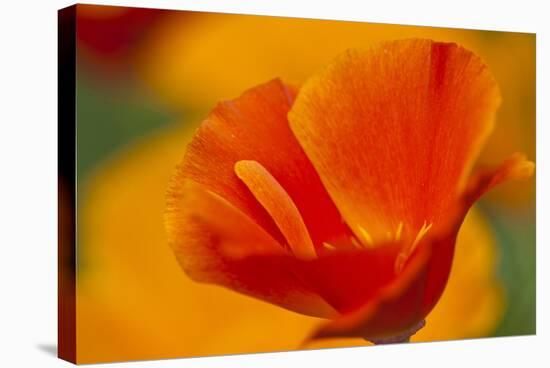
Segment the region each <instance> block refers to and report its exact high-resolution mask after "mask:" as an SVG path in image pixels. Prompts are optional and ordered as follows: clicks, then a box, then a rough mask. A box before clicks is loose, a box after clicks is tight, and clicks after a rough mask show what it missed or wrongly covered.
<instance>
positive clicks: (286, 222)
mask: <svg viewBox="0 0 550 368" xmlns="http://www.w3.org/2000/svg"><path fill="white" fill-rule="evenodd" d="M235 173H236V174H237V176H238V177H239V178H240V179H241V180H242V181H243V182H244V184H245V185H246V186H247V187H248V189H250V191H251V192H252V194H253V195H254V197H255V198H256V199H257V200H258V202H260V204H261V205H262V206H263V207H264V208H265V210H266V211H267V212H268V213H269V214H270V215H271V217H272V218H273V221H275V223H276V224H277V226H278V227H279V230H280V231H281V232H282V233H283V235H284V237H285V238H286V240H287V242H288V245H289V247H290V248H291V250H292V253H293V254H294V255H295V256H296V257H298V258H300V259H314V258H316V257H317V253H316V252H315V247H314V246H313V243H312V241H311V238H310V237H309V234H308V231H307V228H306V225H305V224H304V220H303V219H302V216H301V215H300V212H299V211H298V208H296V205H295V204H294V202H293V201H292V198H290V196H289V195H288V193H287V192H286V191H285V189H284V188H283V187H282V186H281V184H279V183H278V182H277V180H276V179H275V178H274V177H273V176H272V175H271V174H270V173H269V171H267V170H266V169H265V167H263V166H262V165H261V164H259V163H258V162H256V161H251V160H242V161H239V162H237V163H236V164H235Z"/></svg>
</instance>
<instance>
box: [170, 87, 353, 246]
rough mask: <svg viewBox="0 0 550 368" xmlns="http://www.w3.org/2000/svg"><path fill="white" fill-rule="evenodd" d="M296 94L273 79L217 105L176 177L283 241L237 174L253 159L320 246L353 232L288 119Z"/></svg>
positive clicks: (203, 125) (282, 237)
mask: <svg viewBox="0 0 550 368" xmlns="http://www.w3.org/2000/svg"><path fill="white" fill-rule="evenodd" d="M294 96H295V90H294V88H292V87H289V86H285V85H284V84H283V83H282V82H281V81H279V80H272V81H270V82H268V83H265V84H263V85H260V86H257V87H255V88H253V89H251V90H249V91H247V92H245V93H244V94H243V95H242V96H240V97H239V98H237V99H235V100H232V101H226V102H222V103H220V104H218V106H216V108H214V110H213V111H212V112H211V114H210V115H209V116H208V118H207V119H206V120H205V121H204V122H203V123H202V124H201V126H200V128H199V129H198V131H197V133H196V135H195V137H194V138H193V140H192V142H191V143H190V145H189V146H188V148H187V153H186V155H185V158H184V161H183V165H182V167H181V168H180V170H179V172H178V173H177V174H176V175H177V176H179V177H181V178H190V179H192V180H194V181H195V182H197V183H200V184H202V185H203V186H204V187H205V188H206V189H208V190H210V191H212V192H214V193H216V194H218V195H219V196H221V197H223V198H224V199H226V200H228V201H229V202H230V203H231V204H232V205H234V206H235V207H237V208H238V209H240V210H241V211H243V213H245V214H246V215H248V216H250V217H251V218H252V219H253V220H254V221H256V222H257V223H258V224H260V225H261V226H262V227H263V228H264V229H265V230H266V231H267V232H268V233H269V234H271V235H272V236H273V237H274V238H275V239H276V240H278V241H279V242H281V243H284V242H285V239H284V236H283V235H282V234H281V232H280V231H279V229H278V227H277V226H276V224H275V223H274V222H273V220H272V218H271V217H270V215H269V214H268V213H267V212H266V211H265V209H264V208H263V207H262V206H261V205H260V204H259V203H258V201H257V200H256V199H255V198H254V196H253V195H252V194H251V193H250V191H249V190H248V188H247V187H246V186H245V185H244V184H243V182H241V181H240V180H239V178H238V177H237V176H236V175H235V173H234V171H233V169H234V164H235V163H236V162H237V161H240V160H255V161H257V162H259V163H260V164H261V165H262V166H263V167H265V168H266V169H267V171H269V173H271V175H272V176H273V177H274V178H275V179H276V181H277V182H279V183H280V184H281V186H282V187H283V188H284V190H285V191H286V192H287V193H288V195H289V196H290V198H291V199H292V200H293V202H294V203H295V204H296V207H297V208H298V210H299V212H300V214H301V215H302V217H303V220H304V223H305V225H306V227H307V229H308V231H309V234H310V236H311V238H312V240H313V243H314V244H315V246H319V245H320V244H322V242H323V241H326V240H332V239H334V238H335V237H337V236H340V235H341V234H345V233H349V229H348V228H347V226H346V225H345V224H343V222H342V218H341V216H340V214H339V212H338V210H337V209H336V207H335V205H334V204H333V203H332V201H331V199H330V197H329V196H328V194H327V192H326V190H325V188H324V187H323V185H322V184H321V181H320V179H319V176H318V174H317V173H316V172H315V170H314V168H313V166H312V165H311V163H310V162H309V160H308V158H307V157H306V156H305V154H304V152H303V150H302V148H301V147H300V146H299V144H298V142H297V141H296V138H295V137H294V135H293V134H292V132H291V131H290V128H289V125H288V121H287V117H286V115H287V113H288V111H289V109H290V106H291V104H292V103H293V101H294Z"/></svg>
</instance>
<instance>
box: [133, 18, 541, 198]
mask: <svg viewBox="0 0 550 368" xmlns="http://www.w3.org/2000/svg"><path fill="white" fill-rule="evenodd" d="M189 14H190V13H189V12H177V13H173V14H171V16H170V17H166V18H163V21H162V22H159V23H158V24H156V25H155V27H154V29H152V30H151V32H150V33H149V35H148V37H147V40H146V41H145V42H144V43H143V45H142V47H141V48H140V52H139V54H138V58H137V59H138V60H137V64H138V67H137V69H138V70H139V74H140V76H141V78H142V80H144V81H145V82H146V84H147V85H148V86H150V87H151V88H152V90H153V91H155V92H156V93H157V94H158V96H160V97H161V98H162V100H163V101H164V102H165V103H167V104H168V105H169V106H170V107H171V108H174V109H182V108H183V109H189V108H192V109H195V110H199V111H200V110H202V109H210V108H211V106H213V105H214V104H215V103H216V102H217V101H218V100H219V99H220V98H231V97H233V96H237V95H239V94H240V93H241V92H242V91H244V90H246V89H248V88H250V86H253V85H257V84H259V83H262V82H264V81H266V80H269V79H271V78H273V77H274V76H279V77H281V78H283V79H284V80H286V81H290V82H293V83H296V84H301V83H303V82H304V81H305V79H306V78H307V77H309V76H310V75H311V74H312V73H314V72H315V71H317V70H318V69H319V68H321V67H322V66H323V65H325V64H326V63H328V62H329V61H330V60H331V59H332V58H333V57H334V55H338V54H340V53H341V52H343V51H344V50H346V49H349V48H363V47H365V46H367V45H370V44H373V43H376V42H380V41H385V40H392V39H402V38H411V37H420V38H430V39H435V40H438V41H445V42H456V43H459V44H461V45H463V46H464V47H465V48H467V49H470V50H472V51H473V52H475V53H476V54H477V55H479V56H480V57H481V58H482V59H483V60H484V61H485V62H486V63H487V65H488V66H489V67H490V69H491V71H492V72H493V75H494V76H495V78H496V80H497V82H498V84H499V86H500V88H501V92H502V96H503V106H502V108H501V110H500V112H499V116H498V120H499V124H498V126H497V127H496V129H495V131H494V134H493V135H492V136H491V138H490V140H489V144H488V145H487V146H486V148H485V149H484V151H483V152H482V154H481V156H480V161H479V162H480V163H482V164H489V165H494V164H496V163H498V162H499V160H500V159H501V158H502V157H504V156H505V155H506V154H507V153H508V152H512V151H515V150H519V151H521V152H525V153H526V154H527V156H528V157H535V138H534V137H535V124H534V121H535V99H534V93H535V58H534V55H535V36H534V35H532V34H522V33H513V32H489V31H476V30H464V29H450V28H435V27H417V26H403V25H391V24H375V23H362V22H344V21H326V20H314V19H292V18H279V17H261V16H247V15H234V14H209V13H195V16H189ZM512 54H513V55H514V57H513V58H510V57H506V56H505V55H512ZM503 55H504V56H503ZM534 188H535V182H534V180H532V181H525V182H514V183H512V184H510V185H506V186H503V187H500V188H497V189H496V190H494V191H493V192H491V193H490V194H489V195H488V196H487V197H486V199H488V200H490V201H491V202H493V203H498V204H500V205H502V204H504V205H507V206H513V207H514V208H515V209H521V208H533V205H532V204H533V203H534V196H535V190H534Z"/></svg>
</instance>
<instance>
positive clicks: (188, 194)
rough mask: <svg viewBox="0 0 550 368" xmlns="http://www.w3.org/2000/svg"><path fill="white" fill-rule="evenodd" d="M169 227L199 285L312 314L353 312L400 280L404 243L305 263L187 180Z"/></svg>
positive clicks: (176, 194) (179, 186) (171, 199)
mask: <svg viewBox="0 0 550 368" xmlns="http://www.w3.org/2000/svg"><path fill="white" fill-rule="evenodd" d="M166 226H167V230H168V236H169V239H168V240H169V243H170V245H171V247H172V249H173V250H174V253H175V255H176V258H177V259H178V261H179V263H180V264H181V266H182V268H183V269H184V270H185V272H186V273H187V274H188V275H189V276H190V277H191V278H192V279H194V280H195V281H200V282H207V283H214V284H218V285H222V286H225V287H228V288H230V289H232V290H234V291H237V292H240V293H244V294H247V295H251V296H253V297H256V298H259V299H262V300H265V301H268V302H270V303H273V304H276V305H279V306H281V307H284V308H286V309H290V310H292V311H296V312H299V313H303V314H307V315H313V316H318V317H326V318H333V317H335V316H336V315H338V314H342V313H349V312H352V311H354V310H356V309H358V308H360V307H361V306H362V305H364V304H365V303H367V302H369V301H370V300H371V299H372V298H375V297H376V296H377V293H378V291H379V290H380V289H381V288H382V287H384V286H385V285H387V284H388V283H390V282H392V281H393V280H394V279H395V278H396V277H398V275H397V274H396V273H395V272H394V264H395V258H396V255H397V253H398V252H399V251H400V249H401V244H398V243H391V244H386V245H384V246H379V247H373V248H370V249H355V250H335V251H326V252H322V253H320V254H319V256H318V258H315V259H311V260H303V259H299V258H296V257H294V256H293V255H291V254H290V253H289V252H287V251H286V250H284V249H283V248H282V247H281V246H280V244H278V243H277V242H276V241H275V240H274V239H273V238H272V237H271V236H270V235H269V234H268V233H267V232H266V231H265V230H264V229H263V228H262V227H260V226H259V225H257V224H256V223H255V222H253V221H252V220H251V219H250V218H249V217H248V216H247V215H245V214H244V213H242V212H241V211H240V210H238V209H237V208H236V207H234V206H232V205H231V204H230V203H229V202H227V201H225V200H223V199H222V198H221V197H219V196H218V195H216V194H214V193H212V192H209V191H207V190H206V189H204V188H203V187H201V186H200V185H199V184H196V183H194V182H193V181H191V180H188V179H186V180H184V182H178V181H174V183H173V185H172V187H171V189H170V191H169V196H168V206H167V212H166Z"/></svg>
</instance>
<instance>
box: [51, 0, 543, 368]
mask: <svg viewBox="0 0 550 368" xmlns="http://www.w3.org/2000/svg"><path fill="white" fill-rule="evenodd" d="M534 162H535V35H534V34H526V33H511V32H494V31H480V30H464V29H449V28H433V27H421V26H406V25H390V24H375V23H362V22H346V21H334V20H313V19H298V18H281V17H270V16H256V15H238V14H216V13H204V12H190V11H172V10H170V11H169V10H156V9H141V8H126V7H113V6H94V5H75V6H71V7H69V8H65V9H63V10H60V12H59V356H60V357H61V358H63V359H66V360H69V361H71V362H75V363H96V362H113V361H126V360H143V359H161V358H177V357H194V356H211V355H220V354H240V353H255V352H274V351H291V350H303V349H319V348H328V347H349V346H368V345H379V344H391V343H414V342H428V341H441V340H452V339H465V338H479V337H496V336H513V335H525V334H534V333H535V180H534V171H535V164H534Z"/></svg>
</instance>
